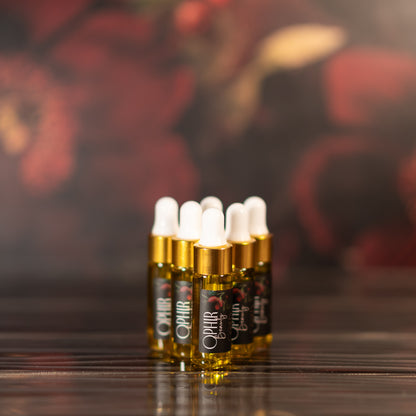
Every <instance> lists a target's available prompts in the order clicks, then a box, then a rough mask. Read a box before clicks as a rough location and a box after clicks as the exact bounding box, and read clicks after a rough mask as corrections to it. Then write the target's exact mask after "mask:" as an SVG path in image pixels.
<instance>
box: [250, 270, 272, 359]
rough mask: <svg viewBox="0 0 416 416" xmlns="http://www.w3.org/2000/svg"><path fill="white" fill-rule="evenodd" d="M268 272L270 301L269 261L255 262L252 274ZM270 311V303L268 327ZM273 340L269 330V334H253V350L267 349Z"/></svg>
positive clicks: (269, 317) (270, 274)
mask: <svg viewBox="0 0 416 416" xmlns="http://www.w3.org/2000/svg"><path fill="white" fill-rule="evenodd" d="M257 273H258V274H268V275H269V276H270V287H269V290H270V302H271V301H272V297H273V296H272V295H273V292H272V273H271V263H263V262H260V263H258V264H257V266H256V267H255V271H254V274H255V275H256V274H257ZM271 311H272V304H270V316H268V319H269V322H270V327H271V323H272V322H271V319H272V317H271ZM272 341H273V335H272V333H271V332H270V333H269V334H266V335H260V336H254V350H255V351H264V350H267V349H269V347H270V345H271V343H272Z"/></svg>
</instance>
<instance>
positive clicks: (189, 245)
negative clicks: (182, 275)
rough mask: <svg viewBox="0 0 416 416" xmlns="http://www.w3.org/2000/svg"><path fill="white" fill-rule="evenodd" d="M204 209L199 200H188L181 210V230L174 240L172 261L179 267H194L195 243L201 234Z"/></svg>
mask: <svg viewBox="0 0 416 416" xmlns="http://www.w3.org/2000/svg"><path fill="white" fill-rule="evenodd" d="M201 221H202V209H201V206H200V205H199V204H198V202H195V201H187V202H185V203H184V204H183V205H182V206H181V209H180V211H179V231H178V234H177V236H176V237H175V238H173V240H172V262H173V264H174V266H176V267H179V268H182V267H184V268H193V267H194V244H195V243H196V242H197V241H198V240H199V238H200V236H201Z"/></svg>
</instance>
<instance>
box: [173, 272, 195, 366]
mask: <svg viewBox="0 0 416 416" xmlns="http://www.w3.org/2000/svg"><path fill="white" fill-rule="evenodd" d="M193 276H194V271H193V268H190V267H189V268H188V267H173V269H172V329H171V355H172V358H173V359H174V360H175V361H184V362H189V361H190V359H191V346H192V291H193V289H192V281H193Z"/></svg>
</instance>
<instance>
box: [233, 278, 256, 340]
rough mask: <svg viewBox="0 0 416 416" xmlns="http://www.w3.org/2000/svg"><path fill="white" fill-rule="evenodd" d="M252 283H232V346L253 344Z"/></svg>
mask: <svg viewBox="0 0 416 416" xmlns="http://www.w3.org/2000/svg"><path fill="white" fill-rule="evenodd" d="M253 306H254V298H253V282H244V283H234V286H233V308H232V331H231V341H232V343H233V344H250V343H252V342H253Z"/></svg>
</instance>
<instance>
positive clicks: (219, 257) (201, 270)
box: [194, 243, 232, 275]
mask: <svg viewBox="0 0 416 416" xmlns="http://www.w3.org/2000/svg"><path fill="white" fill-rule="evenodd" d="M194 264H195V267H194V269H195V273H197V274H202V275H213V274H214V275H225V274H230V273H231V272H232V246H231V244H229V243H227V244H225V245H223V246H220V247H204V246H201V245H200V244H198V243H197V244H195V246H194Z"/></svg>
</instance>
